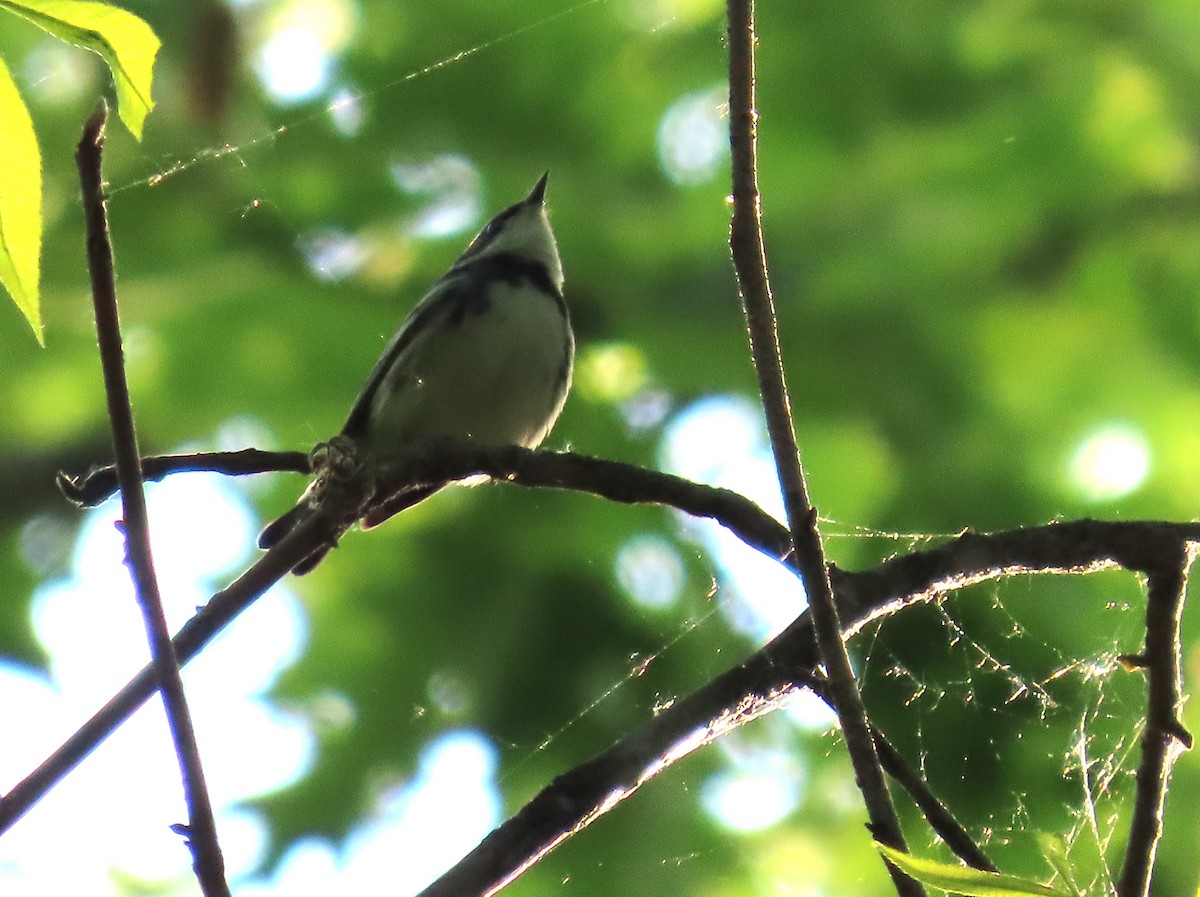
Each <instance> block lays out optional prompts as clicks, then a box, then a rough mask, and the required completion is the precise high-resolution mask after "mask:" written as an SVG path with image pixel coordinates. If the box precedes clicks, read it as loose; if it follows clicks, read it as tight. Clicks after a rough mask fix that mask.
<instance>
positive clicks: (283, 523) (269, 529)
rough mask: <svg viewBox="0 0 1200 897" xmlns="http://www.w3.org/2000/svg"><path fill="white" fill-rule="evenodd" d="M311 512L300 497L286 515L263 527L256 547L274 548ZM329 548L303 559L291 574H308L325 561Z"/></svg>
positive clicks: (324, 547)
mask: <svg viewBox="0 0 1200 897" xmlns="http://www.w3.org/2000/svg"><path fill="white" fill-rule="evenodd" d="M313 510H314V509H313V507H312V505H310V504H309V503H308V502H307V501H305V499H304V497H301V499H300V501H299V502H298V503H297V504H296V506H295V507H294V508H292V509H291V510H290V511H288V512H287V513H286V514H284V515H282V516H280V517H277V518H275V519H274V520H272V521H271V522H270V523H268V524H267V525H266V526H264V527H263V529H262V532H260V533H259V534H258V547H259V548H261V549H263V550H264V551H266V550H268V549H270V548H274V547H275V546H276V545H278V544H279V543H280V542H282V541H283V540H284V538H285V537H286V536H287V535H288V534H289V533H290V532H291V531H292V530H294V529H295V528H296V527H297V526H299V525H300V523H301V522H302V521H303V520H304V519H305V518H307V517H308V515H309V514H311V513H313ZM331 547H332V546H330V545H322V546H321V547H319V548H318V549H317V550H316V551H314V552H313V553H312V554H310V555H308V556H307V557H306V558H304V560H302V561H300V563H298V564H296V566H294V567H293V568H292V572H293V573H294V574H296V575H297V576H303V575H304V574H305V573H310V572H311V571H312V570H313V569H314V568H315V567H316V566H317V564H319V563H321V561H322V560H324V559H325V555H327V554H329V549H330V548H331Z"/></svg>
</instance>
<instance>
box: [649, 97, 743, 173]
mask: <svg viewBox="0 0 1200 897" xmlns="http://www.w3.org/2000/svg"><path fill="white" fill-rule="evenodd" d="M728 99H729V98H728V88H727V87H726V86H725V85H724V84H722V85H720V86H719V87H713V88H710V89H708V90H704V91H700V92H698V93H690V94H688V95H686V96H684V97H682V98H681V99H679V100H677V101H676V102H675V103H674V104H673V105H672V106H671V107H670V108H669V109H668V110H667V111H666V113H665V114H664V115H663V117H662V122H661V123H660V124H659V126H658V161H659V164H660V165H662V169H663V171H664V172H665V173H666V175H667V177H668V178H670V179H671V180H672V181H673V182H674V183H676V184H679V185H681V186H693V185H696V184H706V183H708V182H709V181H711V180H712V179H713V178H714V177H716V175H717V173H718V172H719V171H720V170H721V168H722V167H723V163H724V161H725V157H726V155H727V154H728V152H729V137H728V134H727V132H726V127H725V117H726V115H727V110H728Z"/></svg>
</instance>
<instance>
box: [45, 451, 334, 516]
mask: <svg viewBox="0 0 1200 897" xmlns="http://www.w3.org/2000/svg"><path fill="white" fill-rule="evenodd" d="M277 470H279V471H291V472H294V473H309V472H311V468H310V466H309V463H308V454H307V453H306V452H268V451H263V450H262V449H253V448H250V449H242V450H240V451H236V452H192V453H189V454H185V455H149V456H148V457H145V458H142V479H144V480H147V481H150V480H154V481H157V480H161V479H162V478H163V477H166V476H169V475H170V474H173V473H189V472H193V473H194V472H198V471H208V472H211V473H223V474H227V475H228V476H235V477H240V476H246V475H248V474H253V473H269V472H271V471H277ZM58 488H59V489H61V490H62V493H63V495H65V496H66V497H67V498H68V499H70V500H71V501H72V502H74V503H75V504H77V505H79V506H81V507H84V508H94V507H95V506H96V505H98V504H100V503H101V502H102V501H104V500H105V499H106V498H108V497H109V496H110V495H113V494H114V493H115V492H116V491H117V469H116V467H115V466H113V465H111V464H110V465H108V466H107V467H93V468H92V469H91V470H89V471H88V472H87V473H84V474H68V473H60V474H59V475H58Z"/></svg>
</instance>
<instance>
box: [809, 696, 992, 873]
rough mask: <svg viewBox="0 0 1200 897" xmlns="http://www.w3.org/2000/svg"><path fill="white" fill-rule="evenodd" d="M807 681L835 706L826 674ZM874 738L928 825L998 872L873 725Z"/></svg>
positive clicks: (971, 862) (976, 863)
mask: <svg viewBox="0 0 1200 897" xmlns="http://www.w3.org/2000/svg"><path fill="white" fill-rule="evenodd" d="M804 684H805V685H806V686H808V688H810V689H812V691H813V694H815V695H817V696H818V697H820V698H821V699H822V700H823V701H825V703H826V704H829V705H830V706H831V707H832V706H833V702H832V701H830V700H829V695H828V694H827V692H828V685H829V683H828V680H827V679H825V678H824V677H823V676H817V675H813V676H809V677H807V678H806V679H805V680H804ZM871 737H872V738H873V739H874V740H875V750H876V751H877V752H878V754H879V762H880V764H881V765H882V766H883V768H884V770H885V771H886V772H887V774H888V775H889V776H891V777H892V779H894V780H895V781H896V783H897V784H899V785H900V787H902V788H903V789H904V790H905V791H906V792H908V796H909V797H910V798H911V799H912V802H913V803H914V804H916V805H917V808H918V809H919V810H920V811H921V815H922V816H924V817H925V821H926V822H928V823H929V827H930V828H932V829H933V830H934V832H935V833H936V834H937V836H938V837H939V838H941V839H942V842H943V843H944V844H945V845H946V846H947V847H949V848H950V850H951V852H952V853H953V854H954V855H955V856H956V857H958V858H959V859H960V860H962V861H963V862H964V863H966V864H967V865H968V866H970V867H971V868H973V869H982V870H983V871H985V872H999V871H1000V870H999V869H998V868H997V867H996V864H995V863H993V862H992V861H991V859H990V858H989V857H988V855H987V854H986V853H984V852H983V848H981V847H980V846H979V845H978V844H976V843H975V839H974V838H972V837H971V835H970V833H968V832H967V830H966V829H965V828H963V826H962V823H960V822H959V821H958V820H957V819H955V818H954V814H953V813H951V812H950V809H949V808H948V807H947V806H946V805H945V804H943V803H942V802H941V800H940V799H939V798H938V796H937V795H936V794H934V793H933V790H932V789H931V788H930V787H929V783H928V782H926V781H925V780H924V779H923V778H921V776H920V775H919V774H918V773H917V771H916V770H915V769H913V768H912V766H911V765H910V764H909V762H908V761H907V760H905V759H904V755H903V754H901V753H900V751H899V750H897V749H896V746H895V745H893V744H892V743H891V742H890V741H888V739H887V736H886V735H884V734H883V733H882V732H880V731H879V730H878V729H877V728H875V726H874V725H872V726H871Z"/></svg>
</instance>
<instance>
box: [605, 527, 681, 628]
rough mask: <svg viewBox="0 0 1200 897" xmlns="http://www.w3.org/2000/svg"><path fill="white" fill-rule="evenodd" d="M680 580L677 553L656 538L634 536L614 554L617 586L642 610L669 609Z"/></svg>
mask: <svg viewBox="0 0 1200 897" xmlns="http://www.w3.org/2000/svg"><path fill="white" fill-rule="evenodd" d="M683 580H684V569H683V561H682V560H681V559H680V557H679V552H678V551H676V550H675V546H674V545H672V544H671V543H670V542H668V541H667V540H665V539H662V538H659V537H658V536H636V537H635V538H633V539H630V540H629V541H628V542H626V543H625V545H624V546H623V547H622V548H621V550H620V551H619V552H617V582H619V583H620V584H621V588H623V589H624V590H625V592H626V593H627V594H628V595H629V597H630V598H632V599H633V600H634V602H635V603H636V604H639V605H641V606H642V607H646V608H650V609H652V610H662V609H664V608H667V607H670V606H671V605H672V604H674V603H675V601H676V599H678V598H679V590H680V589H681V588H682V587H683Z"/></svg>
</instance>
